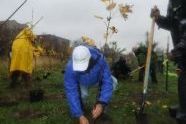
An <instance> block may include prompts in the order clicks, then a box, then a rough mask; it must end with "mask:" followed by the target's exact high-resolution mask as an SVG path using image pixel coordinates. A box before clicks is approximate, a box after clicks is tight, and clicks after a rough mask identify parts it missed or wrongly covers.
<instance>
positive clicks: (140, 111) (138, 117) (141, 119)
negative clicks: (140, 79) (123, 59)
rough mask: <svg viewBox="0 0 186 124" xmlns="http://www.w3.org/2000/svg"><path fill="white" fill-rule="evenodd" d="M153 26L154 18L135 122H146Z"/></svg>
mask: <svg viewBox="0 0 186 124" xmlns="http://www.w3.org/2000/svg"><path fill="white" fill-rule="evenodd" d="M154 27H155V19H154V18H153V19H152V25H151V31H150V33H149V36H148V51H147V59H146V65H145V78H144V86H143V94H142V102H141V106H140V109H138V110H136V111H135V116H136V123H137V124H148V118H147V114H146V113H145V112H144V109H145V104H146V102H145V101H146V96H147V89H148V80H149V70H150V61H151V53H152V45H153V37H154Z"/></svg>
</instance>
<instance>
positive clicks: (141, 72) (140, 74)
mask: <svg viewBox="0 0 186 124" xmlns="http://www.w3.org/2000/svg"><path fill="white" fill-rule="evenodd" d="M144 76H145V67H143V68H141V69H140V70H139V81H140V82H143V80H144Z"/></svg>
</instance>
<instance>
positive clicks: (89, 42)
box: [81, 36, 95, 46]
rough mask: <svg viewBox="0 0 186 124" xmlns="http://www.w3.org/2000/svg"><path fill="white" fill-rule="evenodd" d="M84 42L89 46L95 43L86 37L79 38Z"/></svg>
mask: <svg viewBox="0 0 186 124" xmlns="http://www.w3.org/2000/svg"><path fill="white" fill-rule="evenodd" d="M81 38H82V40H83V41H84V42H86V43H87V44H88V45H90V46H95V41H94V40H93V39H91V38H89V37H87V36H82V37H81Z"/></svg>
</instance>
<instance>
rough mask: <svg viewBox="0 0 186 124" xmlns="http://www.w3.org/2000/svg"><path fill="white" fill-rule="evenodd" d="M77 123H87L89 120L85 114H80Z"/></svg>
mask: <svg viewBox="0 0 186 124" xmlns="http://www.w3.org/2000/svg"><path fill="white" fill-rule="evenodd" d="M79 124H89V121H88V119H87V118H86V117H85V116H83V115H82V116H81V117H80V118H79Z"/></svg>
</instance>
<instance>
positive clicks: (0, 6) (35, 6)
mask: <svg viewBox="0 0 186 124" xmlns="http://www.w3.org/2000/svg"><path fill="white" fill-rule="evenodd" d="M22 1H23V0H1V2H0V20H5V19H6V18H7V17H8V16H9V15H10V14H11V13H12V12H13V11H14V10H15V9H16V8H17V7H18V6H19V5H20V4H21V3H22ZM115 1H116V2H117V3H124V4H125V3H128V4H133V5H134V7H133V13H132V14H130V15H129V19H128V20H127V21H124V19H123V18H122V17H121V16H120V15H119V13H117V11H116V15H115V17H113V19H112V21H111V25H114V26H116V27H117V29H118V33H117V34H115V35H114V36H113V37H112V38H111V39H110V41H117V42H118V44H119V46H120V47H121V48H127V49H128V50H130V49H131V48H132V47H134V46H135V45H136V44H137V43H138V42H140V41H144V40H145V39H146V36H145V33H146V31H148V30H150V26H151V19H150V17H149V15H150V10H151V8H152V7H153V6H154V5H157V6H158V7H159V9H160V11H161V14H162V15H166V10H167V4H168V0H115ZM32 10H33V15H34V21H37V20H38V19H39V18H40V17H41V16H43V17H44V19H43V20H42V21H41V22H40V23H39V24H38V25H37V26H36V27H35V29H34V32H35V33H37V34H42V33H50V34H54V35H57V36H60V37H64V38H68V39H70V40H76V39H78V38H80V37H81V36H82V35H87V36H89V37H91V38H92V39H94V40H96V42H97V45H98V46H99V45H100V44H101V43H103V41H104V38H103V33H104V32H105V30H106V29H105V25H104V24H103V22H102V21H101V20H98V19H96V18H95V17H94V15H99V16H102V17H107V15H108V11H106V9H105V5H104V4H103V3H102V2H101V1H100V0H28V2H27V3H26V4H25V5H24V6H23V7H22V8H21V9H20V10H19V11H18V12H17V13H16V14H15V15H14V16H13V18H12V19H14V20H17V21H18V22H20V23H26V22H30V21H32ZM169 35H170V34H169V32H167V31H165V30H163V29H158V28H157V27H156V31H155V36H154V39H155V41H156V42H158V43H159V47H164V48H165V47H166V44H167V37H168V36H169Z"/></svg>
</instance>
